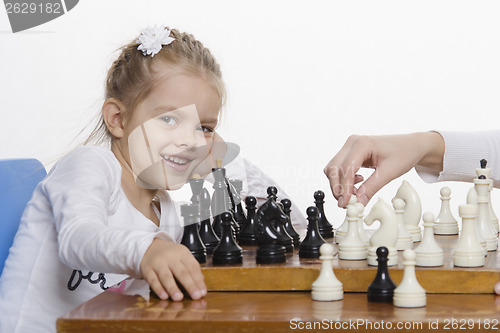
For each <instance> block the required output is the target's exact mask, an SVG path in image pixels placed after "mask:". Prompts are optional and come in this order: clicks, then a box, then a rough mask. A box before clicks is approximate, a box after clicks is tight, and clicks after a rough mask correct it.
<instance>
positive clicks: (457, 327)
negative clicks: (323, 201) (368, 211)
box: [57, 292, 500, 333]
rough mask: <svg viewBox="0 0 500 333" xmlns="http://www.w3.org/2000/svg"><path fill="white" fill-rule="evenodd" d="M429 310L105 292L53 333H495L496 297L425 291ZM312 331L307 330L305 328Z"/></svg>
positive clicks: (358, 301)
mask: <svg viewBox="0 0 500 333" xmlns="http://www.w3.org/2000/svg"><path fill="white" fill-rule="evenodd" d="M427 303H428V304H427V306H426V307H423V308H414V309H404V308H397V307H394V306H392V304H384V303H369V302H367V300H366V294H365V293H346V294H345V295H344V299H343V300H342V301H336V302H318V301H312V300H311V296H310V293H309V292H210V293H209V294H208V295H207V297H206V298H205V299H203V300H199V301H191V300H185V301H183V302H170V301H161V300H159V299H157V298H151V300H150V301H149V302H147V301H146V300H145V299H144V298H142V297H140V296H126V295H120V294H115V293H112V292H105V293H103V294H101V295H99V296H97V297H95V298H94V299H92V300H91V301H89V302H87V303H85V304H83V305H81V306H79V307H77V308H76V309H74V310H72V311H70V312H69V313H68V314H66V315H65V316H64V317H62V318H60V319H59V320H58V325H57V328H58V332H60V333H76V332H95V333H102V332H110V333H113V332H117V333H118V332H119V333H124V332H169V333H175V332H182V333H186V332H204V333H208V332H217V333H223V332H293V331H300V330H301V329H307V328H311V329H312V328H315V329H316V331H328V330H337V331H342V332H498V331H499V328H500V296H495V295H493V294H480V295H475V294H466V295H458V294H430V295H427ZM309 331H311V330H309Z"/></svg>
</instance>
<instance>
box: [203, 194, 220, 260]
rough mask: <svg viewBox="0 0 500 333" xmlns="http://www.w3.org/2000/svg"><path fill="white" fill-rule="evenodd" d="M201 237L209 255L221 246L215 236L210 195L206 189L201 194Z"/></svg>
mask: <svg viewBox="0 0 500 333" xmlns="http://www.w3.org/2000/svg"><path fill="white" fill-rule="evenodd" d="M200 219H201V224H200V237H201V240H202V241H203V244H205V247H206V249H207V254H212V253H213V252H214V249H215V248H216V247H217V245H219V237H217V235H216V234H215V231H214V229H213V228H212V221H211V219H210V193H208V190H207V189H206V188H204V189H203V190H202V191H201V194H200Z"/></svg>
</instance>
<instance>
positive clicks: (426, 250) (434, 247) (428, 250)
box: [415, 212, 444, 267]
mask: <svg viewBox="0 0 500 333" xmlns="http://www.w3.org/2000/svg"><path fill="white" fill-rule="evenodd" d="M422 218H423V220H424V237H423V238H422V242H421V243H420V245H419V246H417V248H416V249H415V253H416V254H417V257H416V263H417V266H425V267H433V266H443V264H444V251H443V249H442V248H440V247H439V245H438V244H437V243H436V240H435V239H434V231H433V227H434V214H432V213H431V212H427V213H424V215H423V217H422Z"/></svg>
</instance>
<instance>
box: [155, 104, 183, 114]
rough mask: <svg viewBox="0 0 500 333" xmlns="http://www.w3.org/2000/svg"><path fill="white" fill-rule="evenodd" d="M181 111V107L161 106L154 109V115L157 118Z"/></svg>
mask: <svg viewBox="0 0 500 333" xmlns="http://www.w3.org/2000/svg"><path fill="white" fill-rule="evenodd" d="M177 109H180V108H179V107H175V106H171V105H161V106H158V107H156V108H154V109H153V115H154V116H155V117H157V116H161V115H162V114H165V113H169V112H172V111H175V110H177Z"/></svg>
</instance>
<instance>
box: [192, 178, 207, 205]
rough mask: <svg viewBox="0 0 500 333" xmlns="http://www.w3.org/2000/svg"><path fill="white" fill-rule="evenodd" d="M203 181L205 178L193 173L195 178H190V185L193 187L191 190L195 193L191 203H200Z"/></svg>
mask: <svg viewBox="0 0 500 333" xmlns="http://www.w3.org/2000/svg"><path fill="white" fill-rule="evenodd" d="M203 182H204V180H203V179H201V178H200V176H198V175H193V178H191V179H190V180H189V186H190V187H191V192H192V193H193V195H192V196H191V203H194V204H199V203H200V194H201V190H202V189H203Z"/></svg>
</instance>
